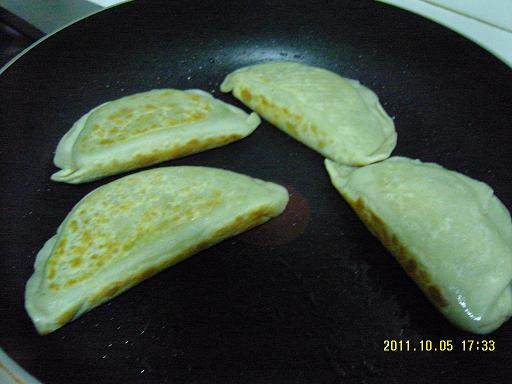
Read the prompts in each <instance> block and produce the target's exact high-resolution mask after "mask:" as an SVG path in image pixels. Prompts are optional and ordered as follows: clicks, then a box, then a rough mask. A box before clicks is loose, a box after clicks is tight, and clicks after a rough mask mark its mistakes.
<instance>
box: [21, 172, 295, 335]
mask: <svg viewBox="0 0 512 384" xmlns="http://www.w3.org/2000/svg"><path fill="white" fill-rule="evenodd" d="M287 202H288V193H287V191H286V189H285V188H283V187H281V186H279V185H277V184H273V183H269V182H265V181H262V180H258V179H253V178H250V177H248V176H245V175H241V174H237V173H234V172H229V171H225V170H221V169H215V168H203V167H168V168H157V169H152V170H148V171H144V172H139V173H135V174H133V175H129V176H126V177H123V178H121V179H118V180H116V181H113V182H111V183H109V184H106V185H104V186H102V187H100V188H97V189H95V190H94V191H92V192H91V193H89V194H88V195H87V196H85V197H84V198H83V199H82V200H81V201H80V202H79V203H78V204H77V205H76V206H75V207H74V208H73V210H72V211H71V212H70V213H69V215H68V216H67V217H66V219H65V220H64V222H63V223H62V224H61V225H60V227H59V229H58V230H57V234H56V235H55V236H53V237H52V238H51V239H50V240H48V241H47V242H46V244H45V245H44V247H43V248H42V249H41V250H40V251H39V253H38V255H37V257H36V261H35V265H34V269H35V271H34V274H33V275H32V277H31V278H30V279H29V281H28V283H27V286H26V291H25V307H26V309H27V311H28V314H29V315H30V317H31V318H32V321H33V322H34V324H35V326H36V329H37V330H38V332H39V333H41V334H47V333H49V332H52V331H54V330H55V329H57V328H59V327H61V326H63V325H64V324H66V323H67V322H69V321H71V320H74V319H76V318H77V317H79V316H80V315H82V314H83V313H85V312H87V311H89V310H90V309H92V308H94V307H96V306H98V305H100V304H101V303H103V302H105V301H107V300H109V299H111V298H112V297H114V296H116V295H118V294H120V293H121V292H123V291H125V290H126V289H128V288H130V287H131V286H133V285H135V284H137V283H139V282H140V281H142V280H144V279H146V278H148V277H150V276H152V275H154V274H156V273H157V272H159V271H161V270H162V269H164V268H167V267H169V266H171V265H173V264H175V263H177V262H179V261H181V260H183V259H185V258H187V257H189V256H191V255H193V254H194V253H196V252H199V251H200V250H202V249H205V248H207V247H209V246H211V245H213V244H215V243H217V242H219V241H221V240H223V239H225V238H227V237H230V236H234V235H236V234H238V233H240V232H243V231H246V230H248V229H249V228H252V227H254V226H256V225H259V224H262V223H264V222H266V221H267V220H269V219H270V218H272V217H274V216H277V215H279V214H280V213H281V212H282V211H283V210H284V208H285V206H286V204H287Z"/></svg>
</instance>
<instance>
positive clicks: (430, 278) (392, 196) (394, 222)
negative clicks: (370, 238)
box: [326, 157, 512, 333]
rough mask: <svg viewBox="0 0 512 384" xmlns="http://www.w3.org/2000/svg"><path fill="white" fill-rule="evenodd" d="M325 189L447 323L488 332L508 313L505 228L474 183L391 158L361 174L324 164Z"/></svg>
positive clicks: (510, 262) (511, 290) (488, 192)
mask: <svg viewBox="0 0 512 384" xmlns="http://www.w3.org/2000/svg"><path fill="white" fill-rule="evenodd" d="M326 167H327V171H328V172H329V175H330V177H331V180H332V183H333V184H334V186H335V187H336V188H337V189H338V191H339V192H340V193H341V195H342V196H343V197H344V198H345V200H347V202H348V203H349V204H350V205H351V206H352V208H353V209H354V210H355V212H356V213H357V214H358V216H359V217H360V218H361V220H362V221H363V222H364V223H365V225H366V226H367V227H368V229H369V230H370V231H371V232H372V233H373V234H374V235H375V236H376V237H378V238H379V239H380V241H381V242H382V243H383V244H384V246H385V247H386V248H388V249H389V251H391V253H392V254H393V255H394V256H395V258H396V259H397V260H398V261H399V262H400V264H401V265H402V267H403V268H404V269H405V271H406V272H407V273H408V274H409V276H410V277H411V278H413V279H414V280H415V281H416V283H417V284H418V285H419V287H420V288H421V289H422V290H423V292H424V293H425V295H426V296H427V297H428V298H429V300H430V301H431V302H432V303H433V304H434V305H435V306H436V307H437V308H438V309H439V310H440V311H441V312H442V313H443V314H444V315H445V316H446V317H447V318H448V319H449V320H450V321H451V322H452V323H453V324H455V325H457V326H458V327H460V328H462V329H464V330H467V331H470V332H474V333H488V332H492V331H493V330H495V329H496V328H498V327H499V326H500V325H501V324H502V323H503V322H505V321H506V320H507V319H508V318H509V317H510V316H511V315H512V223H511V220H510V214H509V212H508V210H507V209H506V208H505V206H504V205H503V204H502V203H501V202H500V200H498V198H497V197H496V196H494V194H493V190H492V189H491V188H490V187H489V186H488V185H487V184H484V183H482V182H479V181H476V180H474V179H471V178H469V177H467V176H464V175H462V174H460V173H457V172H454V171H449V170H447V169H445V168H443V167H441V166H439V165H437V164H433V163H422V162H420V161H419V160H411V159H408V158H403V157H392V158H390V159H387V160H385V161H383V162H381V163H377V164H372V165H369V166H367V167H363V168H352V167H347V166H343V165H338V164H336V163H334V162H332V161H329V160H326Z"/></svg>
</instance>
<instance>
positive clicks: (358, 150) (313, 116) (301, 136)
mask: <svg viewBox="0 0 512 384" xmlns="http://www.w3.org/2000/svg"><path fill="white" fill-rule="evenodd" d="M221 91H222V92H233V95H235V97H236V98H237V99H240V100H241V101H242V102H243V103H244V104H245V105H247V106H248V107H249V108H251V109H252V110H254V111H256V112H258V113H259V114H260V115H261V116H263V117H264V118H265V119H267V120H268V121H270V122H271V123H272V124H274V125H275V126H276V127H278V128H279V129H281V130H283V131H284V132H286V133H288V134H289V135H291V136H292V137H294V138H295V139H297V140H299V141H300V142H302V143H303V144H306V145H307V146H309V147H310V148H312V149H314V150H315V151H317V152H319V153H321V154H322V155H324V156H325V157H327V158H329V159H332V160H335V161H337V162H340V163H343V164H348V165H366V164H370V163H373V162H375V161H379V160H383V159H386V158H387V157H389V155H390V154H391V152H392V151H393V149H394V148H395V145H396V132H395V126H394V124H393V121H392V120H391V119H390V118H389V116H388V115H387V114H386V112H385V111H384V109H383V108H382V106H381V105H380V103H379V99H378V98H377V96H376V95H375V93H373V92H372V91H371V90H370V89H368V88H366V87H364V86H363V85H361V84H360V83H359V82H358V81H356V80H351V79H346V78H343V77H341V76H339V75H337V74H335V73H333V72H330V71H327V70H325V69H322V68H316V67H311V66H308V65H305V64H299V63H293V62H286V61H284V62H283V61H273V62H269V63H265V64H258V65H252V66H249V67H244V68H240V69H238V70H236V71H234V72H232V73H230V74H229V75H228V76H227V77H226V79H225V80H224V82H223V83H222V85H221Z"/></svg>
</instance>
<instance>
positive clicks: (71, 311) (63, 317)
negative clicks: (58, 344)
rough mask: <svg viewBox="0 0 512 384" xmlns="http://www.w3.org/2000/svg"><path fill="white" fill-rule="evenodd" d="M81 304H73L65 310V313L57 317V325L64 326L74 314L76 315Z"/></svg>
mask: <svg viewBox="0 0 512 384" xmlns="http://www.w3.org/2000/svg"><path fill="white" fill-rule="evenodd" d="M80 306H81V304H76V305H73V306H72V307H71V308H70V309H68V310H67V311H65V312H64V313H63V314H61V315H60V316H59V317H57V321H56V322H57V325H59V326H60V327H62V326H63V325H64V324H66V323H69V322H70V321H71V319H72V318H73V316H75V315H76V313H77V312H78V310H79V309H80Z"/></svg>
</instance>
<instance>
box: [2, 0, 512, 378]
mask: <svg viewBox="0 0 512 384" xmlns="http://www.w3.org/2000/svg"><path fill="white" fill-rule="evenodd" d="M276 59H287V60H294V61H299V62H305V63H309V64H313V65H318V66H322V67H325V68H328V69H330V70H333V71H335V72H337V73H340V74H342V75H343V76H347V77H351V78H356V79H359V80H360V81H361V82H362V83H363V84H365V85H367V86H369V87H370V88H372V89H374V90H375V91H376V92H377V93H378V95H379V96H380V99H381V101H382V103H383V105H384V107H385V109H386V110H387V112H388V113H389V114H390V115H391V116H394V117H395V122H396V126H397V131H398V146H397V148H396V150H395V152H394V153H395V154H397V155H403V156H409V157H414V158H420V159H422V160H424V161H434V162H438V163H440V164H442V165H444V166H446V167H448V168H451V169H455V170H458V171H460V172H462V173H464V174H467V175H470V176H472V177H474V178H476V179H479V180H482V181H484V182H487V183H488V184H490V185H491V186H493V188H494V189H495V192H496V194H497V196H498V197H499V198H500V199H501V200H502V201H503V202H504V204H505V205H506V206H507V207H508V208H509V209H510V208H512V200H511V198H512V194H511V192H512V190H511V186H512V180H511V177H512V171H511V169H510V164H511V161H512V156H511V152H510V148H511V146H512V140H511V138H512V135H511V134H510V121H512V107H511V103H510V96H511V95H512V82H511V80H512V78H511V70H510V69H509V68H508V67H506V66H505V65H504V64H502V63H501V62H499V61H498V60H497V59H495V58H494V57H493V56H491V55H490V54H488V53H487V52H485V51H484V50H483V49H481V48H480V47H478V46H476V45H475V44H473V43H471V42H469V41H467V40H465V39H464V38H462V37H460V36H459V35H457V34H455V33H453V32H451V31H449V30H447V29H445V28H443V27H441V26H439V25H437V24H435V23H432V22H430V21H427V20H425V19H423V18H421V17H418V16H415V15H412V14H410V13H406V12H404V11H401V10H399V9H395V8H393V7H389V6H386V5H383V4H379V3H375V2H372V1H308V2H306V3H304V2H301V1H294V0H281V1H257V2H256V1H241V0H237V1H224V2H218V1H212V0H205V1H179V2H142V1H141V2H131V3H126V4H123V5H120V6H118V7H114V8H111V9H108V10H106V11H104V12H100V13H98V14H96V15H94V16H92V17H88V18H86V19H84V20H81V21H80V22H78V23H75V24H73V25H71V26H69V27H68V28H65V29H64V30H62V31H60V32H58V33H56V34H55V35H53V36H51V37H50V38H48V39H46V40H44V41H43V42H42V43H40V44H38V45H37V46H36V47H34V48H33V49H31V50H30V51H29V52H28V53H27V54H25V55H23V56H22V57H20V58H19V59H18V60H17V61H16V62H15V63H14V64H13V65H11V66H10V67H9V68H7V70H6V71H5V72H4V73H3V74H2V75H1V76H0V90H1V92H0V106H1V114H0V119H1V121H0V122H1V124H0V126H1V128H2V129H1V134H0V135H1V137H2V147H1V165H2V172H1V183H2V191H1V193H2V198H1V201H2V206H1V207H2V215H1V216H0V220H1V223H0V228H1V233H0V235H1V242H2V243H1V245H2V256H1V258H0V263H1V265H0V281H1V284H0V298H1V306H0V311H1V312H0V319H1V326H0V345H1V346H2V347H3V348H4V349H5V350H6V352H7V353H8V354H9V355H10V356H11V357H12V358H13V359H15V360H16V361H17V362H18V363H20V364H21V365H22V366H23V367H24V368H26V369H27V370H28V371H29V372H31V373H32V374H33V375H35V376H36V377H38V378H39V379H40V380H42V381H43V382H46V383H211V382H223V383H240V382H244V383H334V382H358V383H381V382H382V381H383V380H386V382H387V383H405V382H407V383H409V382H411V383H452V382H453V381H454V380H457V382H458V383H466V382H484V383H485V382H488V383H505V382H507V383H508V382H510V378H511V373H512V370H511V364H510V362H511V361H512V322H509V323H506V324H505V325H504V326H502V327H501V328H500V329H499V330H498V331H496V332H494V333H493V334H491V335H487V336H475V335H471V334H468V333H465V332H462V331H459V330H457V329H456V328H455V327H453V326H452V325H451V324H450V323H448V321H446V320H445V319H444V318H443V317H442V316H441V315H440V314H439V313H438V312H437V311H436V310H435V309H434V308H433V306H432V305H431V304H429V303H428V301H427V300H426V299H425V298H424V296H423V295H422V293H421V292H420V291H419V289H417V287H416V286H415V285H414V283H412V282H411V281H410V280H409V278H408V277H407V276H406V275H405V273H404V272H403V271H402V270H401V268H400V267H399V265H398V263H396V262H395V260H394V259H393V258H392V257H391V256H390V255H389V254H388V253H387V252H386V251H385V249H384V248H383V247H382V246H381V245H380V244H379V242H378V241H377V240H376V239H374V238H373V237H372V236H371V235H370V233H369V232H368V231H367V230H366V229H365V228H364V226H363V225H362V224H361V222H360V221H359V220H358V218H357V217H356V216H355V214H353V212H352V211H351V209H350V208H349V207H348V205H347V204H345V202H344V201H343V200H342V198H341V197H340V196H339V195H338V193H337V192H336V191H335V190H334V188H333V187H332V186H331V185H330V182H329V180H328V177H327V175H326V173H325V170H324V168H323V164H322V160H323V159H322V157H321V156H320V155H318V154H317V153H315V152H313V151H311V150H309V149H308V148H306V147H305V146H303V145H302V144H300V143H299V142H297V141H295V140H293V139H291V138H290V137H289V136H287V135H285V134H284V133H282V132H280V131H279V130H277V129H275V128H274V127H272V126H271V125H270V124H268V123H263V124H262V125H261V126H260V127H259V128H258V129H257V130H256V131H255V132H254V134H252V135H251V136H250V137H248V138H246V139H244V140H242V141H239V142H237V143H234V144H231V145H229V146H226V147H223V148H218V149H215V150H210V151H207V152H203V153H200V154H196V155H193V156H189V157H186V158H183V159H179V160H175V161H170V162H166V163H164V164H161V166H168V165H184V164H189V165H201V166H212V167H220V168H226V169H230V170H233V171H237V172H242V173H245V174H248V175H251V176H254V177H258V178H263V179H266V180H271V181H275V182H278V183H281V184H283V185H285V186H287V188H288V189H289V190H290V192H291V195H292V197H291V201H290V205H289V207H288V209H287V210H286V212H285V213H284V214H283V216H282V217H281V218H279V219H276V220H274V221H272V222H270V223H268V224H266V225H264V226H261V227H259V228H256V229H254V230H252V231H250V232H248V233H246V234H243V235H240V236H237V237H235V238H233V239H230V240H227V241H225V242H223V243H221V244H219V245H217V246H215V247H212V248H210V249H208V250H206V251H202V252H201V253H200V254H198V255H196V256H193V257H192V258H190V259H188V260H187V261H185V262H183V263H181V264H179V265H176V266H174V267H172V268H170V269H168V270H167V271H164V272H162V273H160V274H159V275H157V276H155V277H153V278H151V279H149V280H147V281H145V282H143V283H142V284H140V285H139V286H137V287H134V288H132V289H130V290H129V291H128V292H126V293H124V294H123V295H121V296H119V297H118V298H116V299H114V300H112V301H111V302H110V303H108V304H105V305H102V306H100V307H98V308H96V309H94V310H93V311H91V312H90V313H88V314H87V315H85V316H83V317H82V318H81V319H79V320H77V321H75V322H73V323H71V324H69V325H67V326H65V327H63V328H62V329H60V330H58V331H56V332H54V333H52V334H50V335H48V336H45V337H41V336H39V335H37V334H36V332H35V330H34V328H33V326H32V324H31V322H30V320H29V318H28V316H27V315H26V313H25V311H24V308H23V292H24V285H25V282H26V280H27V279H28V277H29V276H30V275H31V273H32V264H33V262H34V256H35V253H36V251H37V250H38V249H39V248H40V247H41V246H42V244H43V243H44V241H45V240H46V239H48V238H49V237H50V236H52V235H53V234H54V232H55V230H56V229H57V226H58V225H59V223H60V222H61V221H62V220H63V219H64V217H65V216H66V214H67V213H68V212H69V210H70V209H71V208H72V207H73V205H74V204H75V203H77V202H78V201H79V199H81V198H82V197H83V196H84V195H85V194H86V193H88V192H90V191H91V190H93V189H94V188H96V187H98V186H100V185H103V184H104V183H106V182H108V181H111V180H114V179H115V177H112V178H110V179H106V180H101V181H98V182H94V183H89V184H84V185H79V186H72V185H65V184H57V183H53V182H51V181H50V179H49V176H50V174H51V173H52V172H54V170H55V168H54V167H53V165H52V156H53V151H54V149H55V146H56V144H57V142H58V140H59V138H60V137H61V136H62V134H63V133H64V132H66V130H67V129H68V128H69V127H70V126H71V124H72V123H73V122H74V121H75V120H76V119H77V118H78V117H79V116H81V115H82V114H83V113H85V112H86V111H88V110H90V109H91V108H93V107H94V106H96V105H98V104H100V103H102V102H104V101H106V100H110V99H114V98H118V97H121V96H124V95H127V94H131V93H135V92H139V91H145V90H149V89H152V88H159V87H176V88H181V89H187V88H201V89H205V90H208V91H211V92H212V93H213V94H214V95H215V96H217V97H219V98H220V99H222V100H224V101H227V102H230V103H234V104H237V105H240V104H239V103H238V102H237V101H236V100H235V99H234V98H233V97H232V96H230V95H223V94H220V93H219V90H218V89H219V83H220V82H221V81H222V79H223V78H224V76H225V75H226V74H227V73H229V72H230V71H232V70H234V69H235V68H238V67H241V66H244V65H248V64H253V63H258V62H263V61H267V60H276ZM389 339H394V340H409V341H410V342H411V343H414V345H415V346H418V347H419V345H420V342H421V341H423V342H424V343H426V340H431V341H432V342H433V344H434V346H437V345H439V343H440V341H441V340H452V341H453V344H454V350H453V351H451V352H447V351H444V352H442V351H436V352H434V351H431V352H420V351H416V352H413V351H410V352H384V351H383V343H384V340H389ZM465 339H475V340H494V341H495V343H496V350H495V351H493V352H483V351H476V350H473V351H471V352H469V351H466V352H463V351H462V346H461V343H462V340H465Z"/></svg>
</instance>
